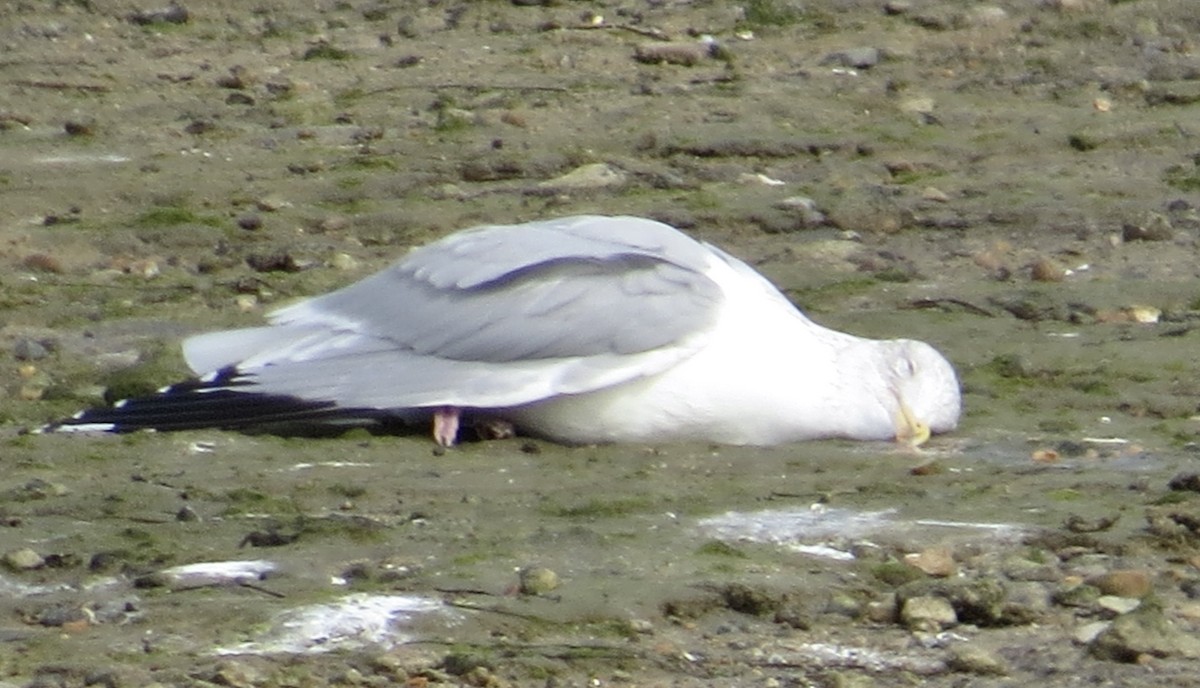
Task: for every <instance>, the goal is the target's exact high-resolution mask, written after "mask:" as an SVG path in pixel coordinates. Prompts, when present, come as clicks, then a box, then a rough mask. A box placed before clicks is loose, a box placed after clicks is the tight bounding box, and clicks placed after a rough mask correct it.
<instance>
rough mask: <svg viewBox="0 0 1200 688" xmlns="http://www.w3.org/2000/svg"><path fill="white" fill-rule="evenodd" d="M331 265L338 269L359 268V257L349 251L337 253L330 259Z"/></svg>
mask: <svg viewBox="0 0 1200 688" xmlns="http://www.w3.org/2000/svg"><path fill="white" fill-rule="evenodd" d="M329 265H330V267H332V268H334V269H336V270H357V269H358V265H359V263H358V259H357V258H355V257H354V256H352V255H350V254H349V253H336V254H334V256H333V258H330V259H329Z"/></svg>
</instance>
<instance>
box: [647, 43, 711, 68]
mask: <svg viewBox="0 0 1200 688" xmlns="http://www.w3.org/2000/svg"><path fill="white" fill-rule="evenodd" d="M711 54H712V47H711V46H710V45H709V44H707V43H699V42H697V43H691V42H688V43H683V42H680V43H646V44H643V45H639V46H637V47H636V48H635V49H634V51H633V59H635V60H637V61H638V62H644V63H646V64H674V65H681V66H684V67H694V66H695V65H697V64H700V62H701V60H703V59H705V58H706V57H709V56H710V55H711Z"/></svg>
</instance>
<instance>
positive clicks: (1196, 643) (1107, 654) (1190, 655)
mask: <svg viewBox="0 0 1200 688" xmlns="http://www.w3.org/2000/svg"><path fill="white" fill-rule="evenodd" d="M1088 650H1089V651H1090V652H1091V653H1092V655H1093V656H1094V657H1098V658H1100V659H1111V660H1116V661H1119V662H1137V661H1140V660H1141V659H1142V658H1143V657H1146V656H1150V657H1183V658H1185V659H1197V658H1200V638H1196V637H1194V636H1192V635H1190V634H1188V633H1185V632H1184V631H1181V630H1179V628H1177V627H1176V626H1175V625H1174V624H1173V623H1171V622H1170V621H1169V620H1168V619H1167V618H1166V617H1164V616H1163V614H1162V612H1161V611H1159V610H1157V609H1154V608H1149V607H1148V608H1144V609H1139V610H1137V611H1135V612H1132V613H1130V614H1124V615H1122V616H1118V617H1117V618H1115V619H1113V621H1112V624H1111V625H1109V627H1108V628H1107V629H1105V630H1104V631H1102V632H1101V633H1100V634H1099V635H1097V636H1096V637H1095V638H1094V639H1093V640H1092V642H1091V643H1090V644H1089V645H1088Z"/></svg>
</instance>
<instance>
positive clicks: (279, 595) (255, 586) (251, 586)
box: [238, 581, 287, 600]
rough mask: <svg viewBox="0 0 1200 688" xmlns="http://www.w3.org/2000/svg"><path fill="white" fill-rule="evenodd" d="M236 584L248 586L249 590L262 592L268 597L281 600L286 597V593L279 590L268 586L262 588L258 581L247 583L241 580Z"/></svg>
mask: <svg viewBox="0 0 1200 688" xmlns="http://www.w3.org/2000/svg"><path fill="white" fill-rule="evenodd" d="M238 585H240V586H242V587H243V588H248V589H250V590H253V591H254V592H261V593H262V594H264V595H267V596H269V597H274V598H277V599H281V600H282V599H286V598H287V595H285V594H283V593H281V592H279V591H278V590H271V589H269V588H264V587H263V586H261V585H259V584H258V583H249V582H246V581H241V582H239V583H238Z"/></svg>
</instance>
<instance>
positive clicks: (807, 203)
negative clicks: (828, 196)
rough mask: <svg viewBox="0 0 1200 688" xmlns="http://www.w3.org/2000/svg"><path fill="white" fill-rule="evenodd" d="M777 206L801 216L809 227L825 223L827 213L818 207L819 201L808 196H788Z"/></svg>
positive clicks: (777, 203) (776, 204)
mask: <svg viewBox="0 0 1200 688" xmlns="http://www.w3.org/2000/svg"><path fill="white" fill-rule="evenodd" d="M775 207H776V208H779V209H781V210H787V211H790V212H792V213H795V214H796V215H799V216H800V220H801V221H802V222H803V223H804V225H805V226H807V227H817V226H820V225H823V224H825V219H826V218H825V213H823V212H821V211H820V210H818V209H817V202H816V201H814V200H813V199H811V198H809V197H808V196H788V197H787V198H785V199H783V200H781V201H778V202H776V203H775Z"/></svg>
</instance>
